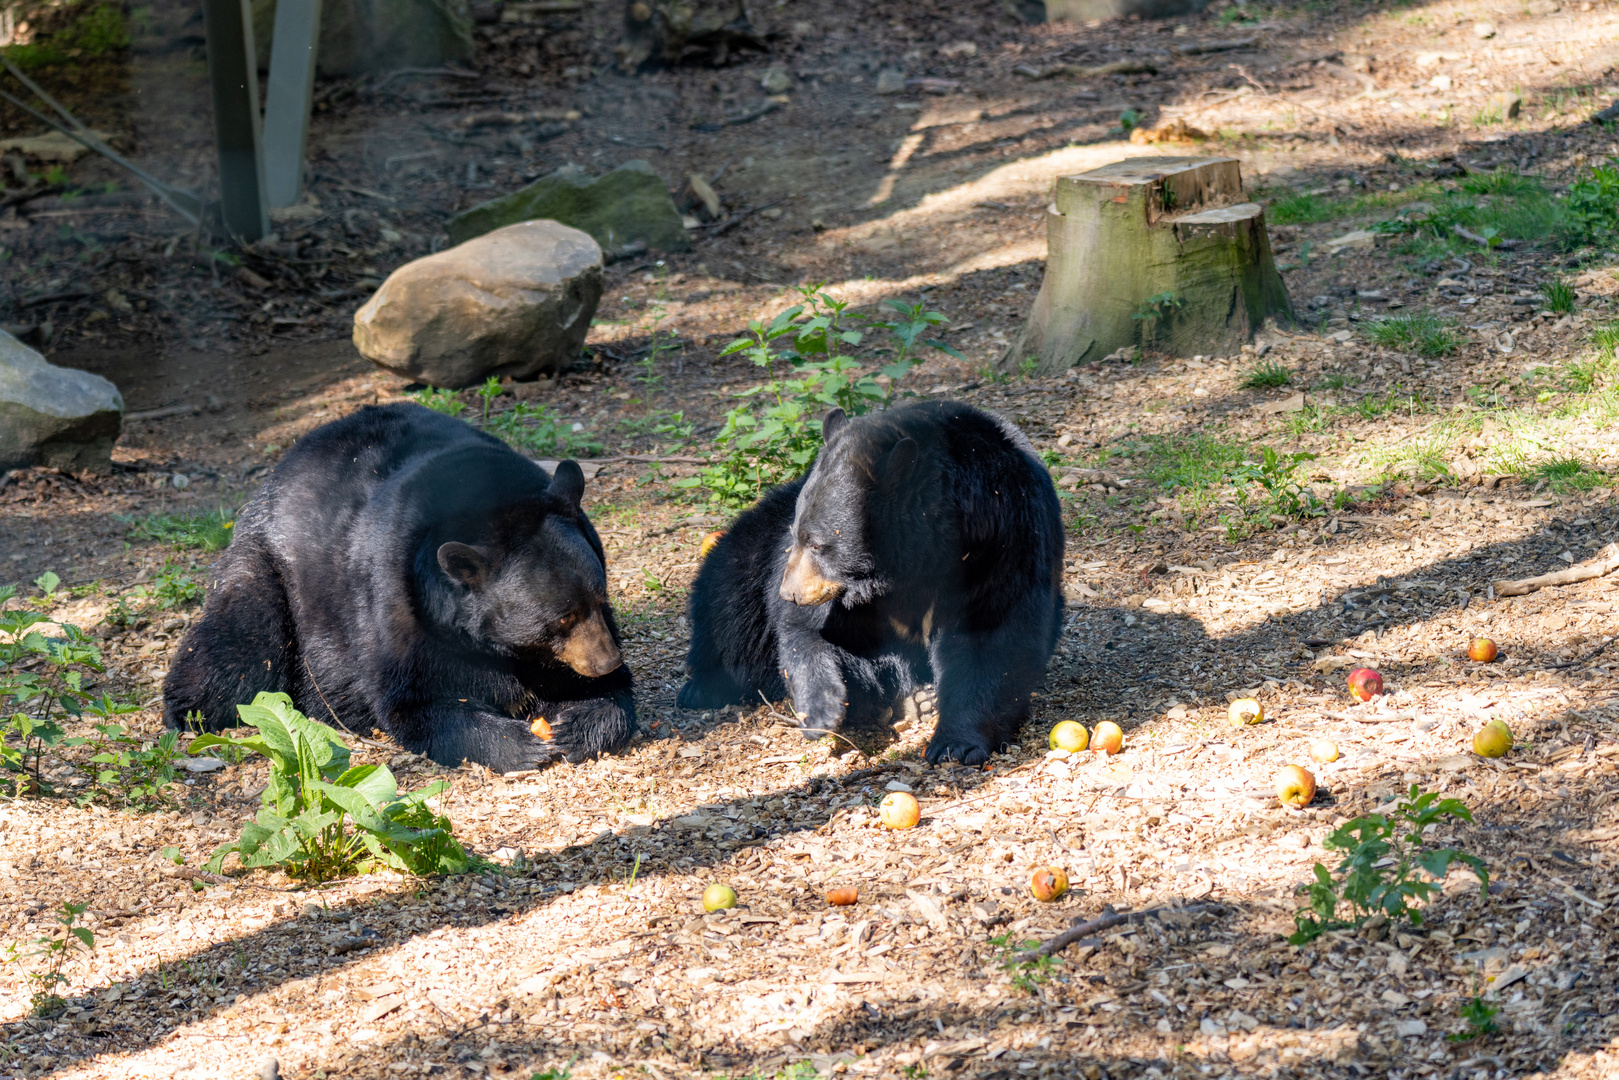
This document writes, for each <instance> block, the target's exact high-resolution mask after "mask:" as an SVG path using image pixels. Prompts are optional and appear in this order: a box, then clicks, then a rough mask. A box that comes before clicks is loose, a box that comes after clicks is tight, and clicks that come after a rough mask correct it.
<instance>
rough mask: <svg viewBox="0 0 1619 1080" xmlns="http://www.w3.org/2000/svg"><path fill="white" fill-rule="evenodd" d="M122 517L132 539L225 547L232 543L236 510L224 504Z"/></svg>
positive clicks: (205, 548)
mask: <svg viewBox="0 0 1619 1080" xmlns="http://www.w3.org/2000/svg"><path fill="white" fill-rule="evenodd" d="M118 520H120V521H123V522H125V523H126V524H127V525H128V526H129V530H128V532H127V533H126V534H125V535H126V536H127V537H128V538H129V539H130V540H155V541H157V542H158V543H160V544H170V545H172V546H174V547H177V548H181V549H185V548H196V549H197V550H199V551H223V550H224V549H225V547H226V546H227V545H229V544H230V538H231V529H232V528H233V527H234V526H235V524H236V512H235V511H234V510H227V509H225V508H223V507H221V508H220V509H218V510H211V511H207V512H205V513H201V514H148V515H147V516H146V517H142V518H129V517H120V518H119V519H118Z"/></svg>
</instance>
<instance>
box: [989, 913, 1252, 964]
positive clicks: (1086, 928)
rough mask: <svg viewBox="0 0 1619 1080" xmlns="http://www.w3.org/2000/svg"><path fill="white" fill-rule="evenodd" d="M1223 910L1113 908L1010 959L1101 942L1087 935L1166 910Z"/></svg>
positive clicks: (1022, 959)
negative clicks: (1117, 909) (1114, 909)
mask: <svg viewBox="0 0 1619 1080" xmlns="http://www.w3.org/2000/svg"><path fill="white" fill-rule="evenodd" d="M1224 910H1225V908H1224V906H1222V905H1220V904H1192V905H1190V906H1189V907H1183V908H1173V907H1156V908H1148V909H1147V910H1146V911H1121V912H1114V913H1113V914H1111V915H1103V916H1102V917H1101V918H1097V919H1091V920H1089V921H1087V922H1082V923H1076V924H1074V925H1073V926H1070V927H1069V928H1068V929H1066V930H1064V931H1063V932H1062V933H1060V934H1058V935H1057V936H1056V937H1054V938H1051V939H1049V940H1048V941H1046V942H1045V943H1044V944H1042V945H1041V946H1040V947H1039V948H1036V949H1030V950H1029V951H1028V952H1020V953H1017V954H1015V955H1013V956H1012V958H1011V960H1012V963H1014V964H1026V963H1028V962H1029V961H1030V960H1038V959H1040V958H1041V957H1042V956H1050V955H1052V954H1053V953H1059V952H1061V951H1062V950H1064V949H1066V948H1067V947H1068V946H1070V945H1073V944H1075V943H1076V942H1080V943H1082V944H1085V945H1100V944H1101V943H1102V939H1101V938H1092V939H1091V940H1089V941H1086V940H1084V939H1085V938H1086V937H1087V936H1088V935H1090V934H1095V933H1098V932H1100V931H1103V930H1111V929H1112V928H1113V927H1115V926H1123V925H1124V924H1125V923H1133V922H1141V921H1143V920H1145V919H1156V918H1158V917H1159V916H1160V915H1163V914H1164V913H1166V912H1173V913H1175V914H1178V915H1195V914H1197V913H1199V912H1203V911H1216V912H1218V911H1224Z"/></svg>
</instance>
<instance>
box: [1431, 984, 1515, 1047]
mask: <svg viewBox="0 0 1619 1080" xmlns="http://www.w3.org/2000/svg"><path fill="white" fill-rule="evenodd" d="M1500 1011H1501V1006H1499V1005H1496V1004H1493V1003H1492V1002H1490V1001H1488V1000H1486V999H1485V997H1484V995H1482V994H1478V995H1475V996H1473V997H1470V998H1468V999H1467V1000H1466V1001H1464V1002H1462V1003H1461V1006H1460V1007H1459V1008H1458V1009H1457V1010H1456V1012H1457V1013H1458V1014H1459V1015H1460V1016H1461V1018H1462V1023H1464V1024H1466V1025H1467V1030H1465V1031H1459V1032H1457V1033H1455V1034H1454V1035H1446V1036H1445V1038H1446V1039H1448V1040H1450V1041H1451V1042H1466V1041H1467V1040H1468V1039H1476V1038H1478V1037H1479V1036H1480V1035H1493V1034H1495V1033H1496V1032H1497V1031H1500V1030H1501V1029H1500V1027H1499V1026H1498V1025H1497V1024H1496V1022H1495V1017H1496V1014H1497V1013H1499V1012H1500Z"/></svg>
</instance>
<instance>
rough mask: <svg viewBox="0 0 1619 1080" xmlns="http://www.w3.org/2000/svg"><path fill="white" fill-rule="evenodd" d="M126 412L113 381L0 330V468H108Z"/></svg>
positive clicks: (69, 469) (103, 469) (103, 470)
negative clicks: (62, 363)
mask: <svg viewBox="0 0 1619 1080" xmlns="http://www.w3.org/2000/svg"><path fill="white" fill-rule="evenodd" d="M123 418H124V398H123V395H122V394H120V393H119V392H118V388H117V387H116V386H114V385H113V384H112V383H110V382H108V381H107V380H106V379H103V378H102V377H101V376H100V375H92V374H90V373H89V372H88V371H78V370H76V369H74V368H64V367H57V366H56V365H55V364H52V363H49V362H48V361H47V360H46V359H45V358H44V357H43V356H41V355H40V354H39V353H37V352H35V351H34V350H33V349H30V348H29V347H28V346H26V345H24V344H23V343H22V342H20V341H18V340H17V339H16V338H14V337H12V336H11V335H10V334H8V333H6V332H5V331H4V330H0V470H5V469H19V468H22V467H24V466H27V465H44V466H47V467H51V468H57V469H62V470H64V471H68V472H77V471H79V470H81V469H93V470H95V471H97V472H105V471H107V470H108V469H110V468H111V467H112V444H113V443H114V442H116V441H117V439H118V432H119V429H120V428H121V427H122V426H123Z"/></svg>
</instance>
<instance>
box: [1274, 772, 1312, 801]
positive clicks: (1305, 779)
mask: <svg viewBox="0 0 1619 1080" xmlns="http://www.w3.org/2000/svg"><path fill="white" fill-rule="evenodd" d="M1276 797H1277V798H1278V799H1280V800H1281V801H1282V805H1283V806H1294V807H1298V806H1309V805H1310V800H1312V799H1314V798H1315V775H1314V774H1313V773H1311V772H1310V770H1309V769H1306V768H1304V767H1303V766H1300V765H1284V766H1283V767H1282V771H1281V772H1279V773H1277V774H1276Z"/></svg>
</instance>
